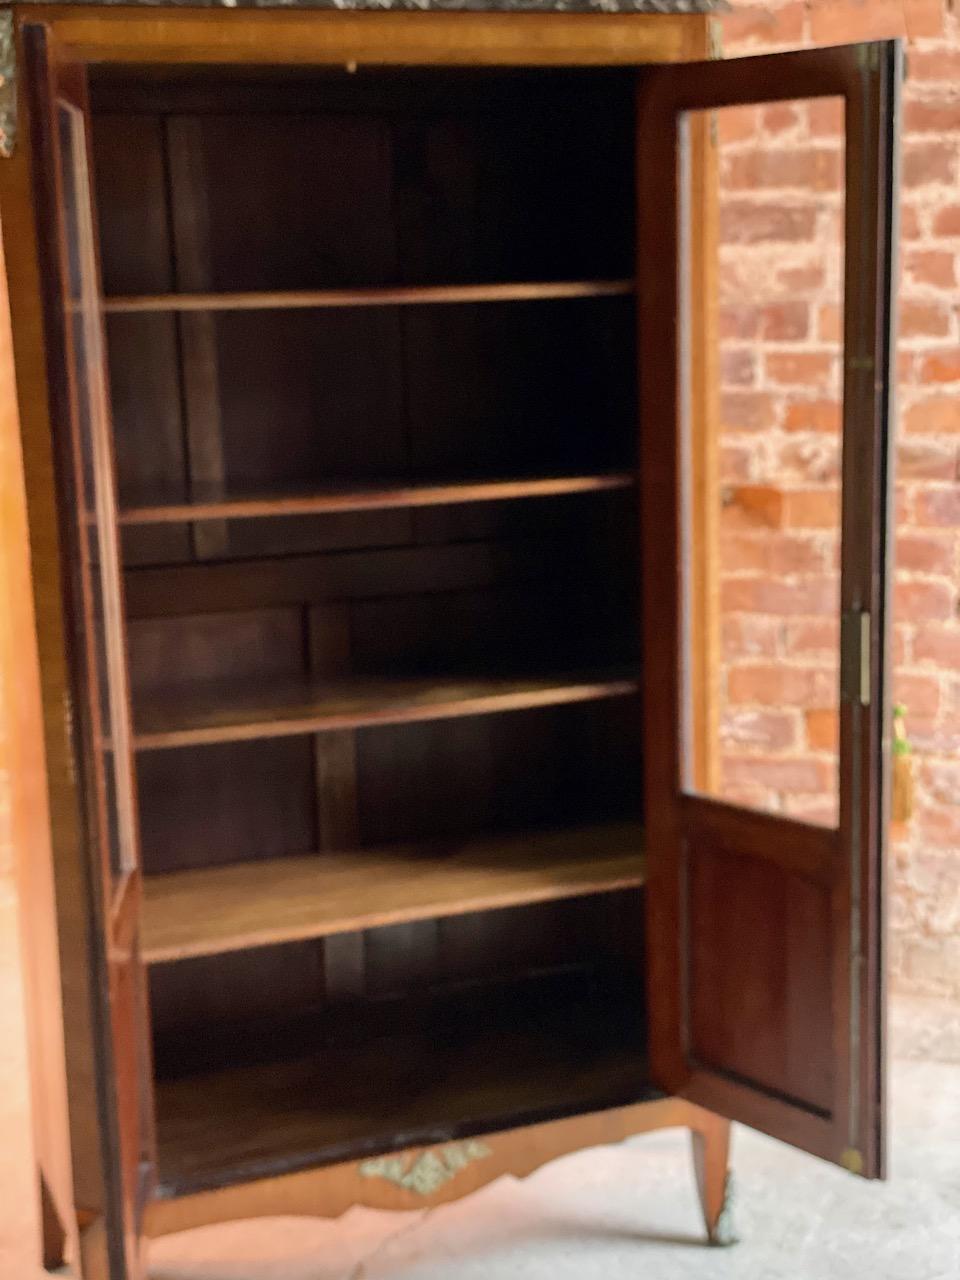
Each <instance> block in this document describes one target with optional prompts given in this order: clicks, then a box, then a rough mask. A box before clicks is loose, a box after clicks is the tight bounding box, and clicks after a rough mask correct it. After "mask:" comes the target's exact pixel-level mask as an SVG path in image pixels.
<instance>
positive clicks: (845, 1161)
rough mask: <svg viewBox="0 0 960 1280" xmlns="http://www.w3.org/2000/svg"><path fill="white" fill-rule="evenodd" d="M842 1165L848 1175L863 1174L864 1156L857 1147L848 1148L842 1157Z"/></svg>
mask: <svg viewBox="0 0 960 1280" xmlns="http://www.w3.org/2000/svg"><path fill="white" fill-rule="evenodd" d="M840 1163H841V1164H842V1165H843V1167H844V1168H845V1169H846V1170H847V1172H848V1173H863V1156H862V1155H861V1154H860V1152H859V1151H858V1150H857V1149H856V1147H847V1149H846V1151H844V1153H843V1155H842V1156H841V1157H840Z"/></svg>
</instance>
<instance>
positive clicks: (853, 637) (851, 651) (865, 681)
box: [840, 609, 871, 707]
mask: <svg viewBox="0 0 960 1280" xmlns="http://www.w3.org/2000/svg"><path fill="white" fill-rule="evenodd" d="M870 694H871V690H870V614H869V613H868V612H867V610H866V609H848V610H846V612H844V614H843V615H842V617H841V619H840V696H841V697H842V698H844V699H846V701H847V702H854V703H857V704H858V705H859V706H861V707H869V705H870Z"/></svg>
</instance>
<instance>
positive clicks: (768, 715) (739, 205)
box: [717, 99, 844, 825]
mask: <svg viewBox="0 0 960 1280" xmlns="http://www.w3.org/2000/svg"><path fill="white" fill-rule="evenodd" d="M717 143H718V149H719V181H720V244H719V248H718V253H719V269H720V275H719V291H720V299H719V301H720V310H719V331H720V342H721V354H720V362H719V368H720V372H719V376H720V430H721V460H720V484H721V493H720V502H721V506H722V511H721V522H720V529H721V534H720V538H721V541H720V557H719V574H720V582H719V589H720V603H721V610H722V630H721V653H722V659H723V677H722V689H721V707H720V780H721V781H720V787H721V790H722V793H723V795H724V796H725V797H727V798H729V799H734V800H736V801H737V802H738V803H743V804H749V805H750V806H751V807H755V808H761V809H764V810H768V811H771V812H776V813H784V814H789V815H791V816H793V817H797V818H800V819H804V820H806V821H812V822H822V823H829V824H830V825H833V824H834V823H835V822H836V817H837V791H838V785H837V751H836V735H837V672H838V665H839V662H838V654H839V576H838V552H839V475H840V442H841V421H840V419H841V380H842V368H841V366H842V351H843V346H842V334H841V311H842V296H843V279H842V276H843V246H842V221H843V204H844V199H843V176H844V154H843V103H842V101H840V100H839V99H823V100H820V101H814V102H797V103H793V102H783V103H774V104H771V105H767V106H759V107H739V108H731V109H728V110H726V111H722V112H719V113H718V116H717Z"/></svg>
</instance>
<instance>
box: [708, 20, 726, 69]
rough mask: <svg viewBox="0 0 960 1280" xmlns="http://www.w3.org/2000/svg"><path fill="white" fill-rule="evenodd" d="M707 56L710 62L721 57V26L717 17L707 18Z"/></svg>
mask: <svg viewBox="0 0 960 1280" xmlns="http://www.w3.org/2000/svg"><path fill="white" fill-rule="evenodd" d="M707 57H708V58H709V59H710V60H711V62H716V61H718V60H719V59H720V58H722V57H723V27H722V25H721V23H720V20H719V18H708V19H707Z"/></svg>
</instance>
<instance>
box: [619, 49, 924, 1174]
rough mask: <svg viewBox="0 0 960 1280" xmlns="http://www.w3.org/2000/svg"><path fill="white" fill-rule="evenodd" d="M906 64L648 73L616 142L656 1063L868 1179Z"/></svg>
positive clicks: (878, 1111) (876, 1152) (877, 1142)
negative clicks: (625, 248) (623, 180)
mask: <svg viewBox="0 0 960 1280" xmlns="http://www.w3.org/2000/svg"><path fill="white" fill-rule="evenodd" d="M899 57H900V54H899V49H898V47H897V45H896V44H893V43H882V44H869V45H860V46H852V47H848V48H841V49H823V50H812V51H809V52H800V53H788V54H781V55H776V56H770V57H758V58H745V59H740V60H736V61H730V62H711V63H705V64H699V65H686V66H679V67H670V68H663V69H657V70H654V71H652V72H651V73H650V74H649V75H648V76H647V77H645V79H644V81H643V86H642V91H641V104H640V128H639V171H640V202H639V207H640V236H639V245H640V257H639V287H640V297H641V308H642V309H641V315H642V317H643V323H642V324H641V346H640V360H641V363H640V371H641V412H642V422H643V424H644V432H643V451H642V461H641V483H642V506H643V547H644V551H643V557H644V559H643V572H644V614H645V626H644V632H645V681H646V688H645V700H646V741H647V743H648V747H647V759H646V765H645V769H646V777H645V786H646V814H647V819H646V822H647V833H648V841H649V844H648V848H649V857H650V879H649V886H648V903H649V920H648V968H649V975H650V977H649V981H650V992H651V998H650V1039H651V1062H652V1068H653V1072H654V1075H655V1078H656V1079H657V1082H658V1083H659V1084H661V1085H662V1086H664V1087H665V1088H668V1089H669V1090H671V1091H672V1092H676V1093H681V1094H683V1095H685V1096H687V1097H689V1098H691V1099H692V1100H694V1101H696V1102H698V1103H700V1104H702V1105H704V1106H706V1107H708V1108H710V1109H712V1110H714V1111H716V1112H719V1113H721V1114H723V1115H726V1116H728V1117H730V1118H732V1119H735V1120H740V1121H743V1122H744V1123H746V1124H750V1125H753V1126H754V1127H756V1128H759V1129H762V1130H765V1131H766V1132H767V1133H770V1134H772V1135H773V1136H775V1137H777V1138H781V1139H783V1140H785V1141H787V1142H790V1143H792V1144H793V1145H795V1146H798V1147H802V1148H804V1149H806V1150H808V1151H811V1152H814V1153H815V1154H818V1155H821V1156H824V1157H826V1158H828V1159H831V1160H834V1161H836V1162H839V1163H842V1164H844V1165H845V1166H846V1167H847V1168H849V1169H851V1170H853V1171H855V1172H859V1173H863V1174H865V1175H867V1176H873V1177H875V1176H881V1175H882V1173H883V1167H884V1146H883V1142H884V1138H883V1102H884V1085H883V994H882V963H883V955H882V947H883V941H882V898H883V849H884V835H885V826H886V822H885V806H884V791H885V787H884V765H883V761H884V738H885V728H886V723H887V714H886V707H887V698H886V679H887V671H886V647H887V646H886V632H887V613H886V579H887V573H888V563H887V543H888V533H889V513H888V495H889V452H890V437H889V415H890V359H891V253H892V241H893V231H892V221H893V216H892V209H893V196H894V179H895V173H894V126H895V114H896V95H897V85H898V80H899ZM757 129H759V130H761V131H762V132H763V134H764V135H765V137H766V139H767V142H766V145H765V146H762V147H757V146H755V145H754V144H753V143H752V142H751V139H752V138H753V137H754V136H755V135H754V133H753V132H751V131H752V130H753V131H755V130H757ZM777 136H779V137H780V138H781V139H782V138H783V137H786V138H787V139H788V144H787V145H784V144H783V143H782V141H781V142H780V143H779V144H778V143H777V142H776V137H777ZM725 147H726V148H727V150H726V151H725ZM718 180H719V183H720V192H721V198H720V200H719V204H718V202H717V192H716V187H715V186H714V187H711V184H715V183H716V182H717V181H718ZM831 226H832V228H833V231H834V237H835V238H834V239H833V240H831V239H830V235H829V231H830V228H831ZM818 229H819V236H818V234H816V233H817V231H818ZM798 241H803V242H804V243H805V244H806V245H807V248H808V249H809V250H810V252H809V253H808V254H807V258H806V261H804V260H803V258H802V255H800V256H798V255H797V253H796V249H797V243H798ZM804 271H806V272H807V275H806V276H804ZM791 273H792V274H791ZM814 283H816V285H817V290H818V292H816V293H815V294H814V293H813V292H811V293H810V295H809V297H808V299H807V300H806V301H805V302H796V301H795V300H794V298H793V297H792V295H791V292H790V291H791V289H795V288H802V287H809V288H810V289H812V287H813V284H814ZM831 287H832V288H833V292H834V296H833V297H832V298H831V297H830V296H829V293H830V290H831ZM751 289H753V290H755V291H756V294H757V296H756V297H755V298H753V299H751V298H750V297H749V293H750V290H751ZM721 430H722V431H723V432H724V433H729V434H730V438H729V439H728V440H726V441H725V443H726V444H727V445H728V446H729V447H728V449H727V456H726V459H725V466H726V470H725V471H721V469H720V468H719V466H718V463H717V451H716V445H717V434H718V432H719V431H721ZM711 449H712V450H713V452H712V453H711ZM721 611H722V616H721ZM721 621H722V622H723V624H724V626H723V633H722V634H721V630H720V622H721Z"/></svg>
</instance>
